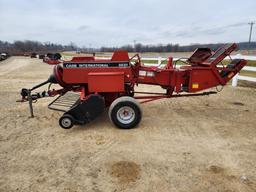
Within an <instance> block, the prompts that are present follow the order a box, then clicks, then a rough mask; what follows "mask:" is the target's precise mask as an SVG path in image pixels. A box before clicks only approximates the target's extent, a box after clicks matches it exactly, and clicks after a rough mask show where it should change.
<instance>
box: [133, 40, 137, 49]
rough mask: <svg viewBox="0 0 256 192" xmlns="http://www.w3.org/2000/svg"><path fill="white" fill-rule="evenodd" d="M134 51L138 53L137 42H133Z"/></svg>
mask: <svg viewBox="0 0 256 192" xmlns="http://www.w3.org/2000/svg"><path fill="white" fill-rule="evenodd" d="M133 49H134V52H136V40H133Z"/></svg>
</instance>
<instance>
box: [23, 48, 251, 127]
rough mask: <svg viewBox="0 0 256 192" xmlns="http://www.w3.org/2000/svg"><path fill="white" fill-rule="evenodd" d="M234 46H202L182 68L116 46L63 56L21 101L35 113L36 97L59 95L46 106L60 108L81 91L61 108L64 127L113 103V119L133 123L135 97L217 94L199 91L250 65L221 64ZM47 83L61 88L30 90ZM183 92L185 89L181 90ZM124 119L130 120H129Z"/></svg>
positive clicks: (135, 119) (122, 123)
mask: <svg viewBox="0 0 256 192" xmlns="http://www.w3.org/2000/svg"><path fill="white" fill-rule="evenodd" d="M236 48H237V45H236V44H228V45H224V46H222V47H221V48H219V49H218V50H217V51H215V52H212V51H211V50H210V49H208V48H198V49H197V50H195V51H194V53H193V54H192V56H191V57H189V58H188V59H187V61H186V62H187V63H188V65H185V66H181V67H180V68H177V67H176V63H174V66H173V58H172V57H169V58H168V62H167V64H166V66H165V67H164V68H159V67H154V66H144V65H143V64H142V62H141V59H140V56H139V55H138V54H136V55H134V56H133V57H131V58H129V56H128V53H127V52H126V51H115V52H114V54H113V56H112V58H111V60H103V59H98V60H96V59H95V57H74V58H73V59H72V60H71V61H62V64H63V67H62V66H61V65H56V66H54V69H53V75H51V76H50V77H49V79H48V80H47V81H45V82H43V83H41V84H39V85H36V86H35V87H33V88H32V89H22V91H21V95H22V100H21V101H29V106H30V112H31V116H34V114H33V107H32V101H33V100H35V99H38V98H42V97H46V96H50V97H53V96H56V95H60V96H59V97H58V98H57V99H55V100H54V101H53V102H51V103H50V104H49V106H48V107H49V109H53V110H56V108H54V107H52V105H53V104H54V103H56V102H58V100H59V99H60V98H61V97H62V96H65V94H66V93H67V92H69V91H73V92H79V93H80V97H79V98H78V99H77V101H75V102H74V103H73V104H71V105H70V108H69V109H68V110H62V111H63V112H64V115H63V116H62V117H61V118H60V120H59V123H60V126H61V127H63V128H71V127H72V126H73V124H84V123H87V122H90V121H91V120H93V119H95V118H96V117H97V116H99V115H100V113H102V112H103V110H104V108H105V107H110V108H109V117H110V120H111V121H112V122H113V123H114V124H115V125H116V126H117V127H120V128H133V127H135V126H136V125H137V124H138V123H139V122H140V119H141V115H142V111H141V109H140V106H139V103H138V102H137V101H136V100H140V103H146V102H150V101H155V100H158V99H163V98H172V97H191V96H202V95H210V94H215V93H217V92H215V91H208V92H200V91H202V90H205V89H208V88H212V87H216V86H218V85H221V86H224V85H225V84H226V83H227V82H228V81H229V80H230V79H231V78H232V77H233V76H234V75H235V74H236V73H238V72H239V71H240V70H241V69H242V67H243V66H244V65H246V61H245V60H232V61H231V63H230V64H228V65H227V66H226V67H224V66H223V67H219V66H217V65H218V64H219V63H220V62H221V61H222V60H223V59H224V58H225V57H227V56H229V55H230V53H231V52H232V51H234V50H235V49H236ZM58 62H60V61H58ZM132 62H134V65H132V64H131V63H132ZM51 63H52V62H51ZM47 83H57V84H59V85H60V86H61V87H63V88H62V89H59V90H54V89H53V90H48V91H47V92H46V91H44V92H42V93H37V94H31V91H33V90H35V89H37V88H38V87H41V86H43V85H45V84H47ZM138 84H148V85H158V86H161V87H162V88H163V89H165V90H166V93H154V92H139V91H135V90H134V87H135V85H138ZM184 92H186V94H181V93H184ZM198 92H199V93H198ZM174 93H176V94H174ZM134 94H142V95H136V96H134ZM57 110H58V109H57ZM59 111H60V110H59ZM118 113H119V114H118ZM129 115H130V116H131V117H130V119H129V117H128V116H129ZM126 121H127V122H129V123H125V122H126Z"/></svg>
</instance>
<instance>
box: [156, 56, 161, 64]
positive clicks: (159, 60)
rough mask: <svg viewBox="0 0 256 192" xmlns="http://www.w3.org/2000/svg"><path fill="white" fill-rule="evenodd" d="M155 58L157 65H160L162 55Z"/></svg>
mask: <svg viewBox="0 0 256 192" xmlns="http://www.w3.org/2000/svg"><path fill="white" fill-rule="evenodd" d="M157 60H158V63H157V64H158V65H160V64H161V62H162V57H161V56H159V57H158V59H157Z"/></svg>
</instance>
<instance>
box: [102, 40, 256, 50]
mask: <svg viewBox="0 0 256 192" xmlns="http://www.w3.org/2000/svg"><path fill="white" fill-rule="evenodd" d="M223 44H224V43H214V44H213V43H212V44H191V45H179V44H167V45H162V44H158V45H143V44H141V43H138V44H135V45H134V46H132V45H125V46H121V47H101V48H100V51H101V52H112V51H114V50H117V49H124V50H127V51H129V52H191V51H194V50H195V49H196V48H199V47H208V48H210V49H211V50H216V49H218V48H219V47H220V46H222V45H223ZM237 44H238V49H239V50H248V49H249V50H252V49H256V42H251V43H250V46H248V42H240V43H237Z"/></svg>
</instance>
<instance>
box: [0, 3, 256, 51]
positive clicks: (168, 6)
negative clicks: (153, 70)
mask: <svg viewBox="0 0 256 192" xmlns="http://www.w3.org/2000/svg"><path fill="white" fill-rule="evenodd" d="M251 21H256V0H190V1H189V0H0V40H2V41H9V42H13V41H15V40H36V41H40V42H49V41H50V42H53V43H60V44H70V42H73V43H75V44H76V45H78V46H81V47H101V46H122V45H127V44H134V42H136V43H142V44H151V45H152V44H168V43H172V44H176V43H178V44H180V45H188V44H193V43H225V42H242V41H248V38H249V30H250V26H249V24H248V22H251ZM253 30H254V32H253V36H252V40H253V41H255V40H256V25H254V27H253Z"/></svg>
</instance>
